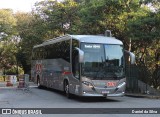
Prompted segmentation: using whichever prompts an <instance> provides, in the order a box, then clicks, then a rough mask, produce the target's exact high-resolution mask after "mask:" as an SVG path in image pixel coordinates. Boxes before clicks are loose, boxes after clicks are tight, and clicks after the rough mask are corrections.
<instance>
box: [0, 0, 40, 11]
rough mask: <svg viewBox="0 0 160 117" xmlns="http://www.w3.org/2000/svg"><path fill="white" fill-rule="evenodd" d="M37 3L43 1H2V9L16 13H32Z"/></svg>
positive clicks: (0, 5) (0, 1)
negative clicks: (8, 9)
mask: <svg viewBox="0 0 160 117" xmlns="http://www.w3.org/2000/svg"><path fill="white" fill-rule="evenodd" d="M37 1H38V2H39V1H43V0H0V9H3V8H10V9H13V11H14V12H17V11H22V12H30V11H32V8H33V6H34V4H35V3H36V2H37Z"/></svg>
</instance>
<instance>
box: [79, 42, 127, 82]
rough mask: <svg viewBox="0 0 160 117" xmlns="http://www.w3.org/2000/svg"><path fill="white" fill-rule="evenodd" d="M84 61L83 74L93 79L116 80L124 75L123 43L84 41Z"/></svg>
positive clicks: (82, 45) (82, 47)
mask: <svg viewBox="0 0 160 117" xmlns="http://www.w3.org/2000/svg"><path fill="white" fill-rule="evenodd" d="M81 49H82V50H83V51H84V63H82V76H85V77H89V78H90V79H92V80H99V79H101V80H114V79H120V78H123V77H124V56H123V46H122V45H111V44H90V43H82V44H81Z"/></svg>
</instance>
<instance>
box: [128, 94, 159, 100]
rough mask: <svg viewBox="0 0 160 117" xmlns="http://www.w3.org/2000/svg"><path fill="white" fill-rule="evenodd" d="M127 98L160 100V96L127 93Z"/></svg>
mask: <svg viewBox="0 0 160 117" xmlns="http://www.w3.org/2000/svg"><path fill="white" fill-rule="evenodd" d="M125 96H128V97H135V98H149V99H160V96H158V95H147V94H146V95H145V94H129V93H126V94H125Z"/></svg>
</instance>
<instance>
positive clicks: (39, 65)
mask: <svg viewBox="0 0 160 117" xmlns="http://www.w3.org/2000/svg"><path fill="white" fill-rule="evenodd" d="M36 71H37V72H41V71H42V65H41V64H36Z"/></svg>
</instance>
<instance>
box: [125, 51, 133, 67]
mask: <svg viewBox="0 0 160 117" xmlns="http://www.w3.org/2000/svg"><path fill="white" fill-rule="evenodd" d="M125 52H126V53H127V54H129V56H130V62H131V64H135V55H134V54H133V53H132V52H129V51H127V50H125Z"/></svg>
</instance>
